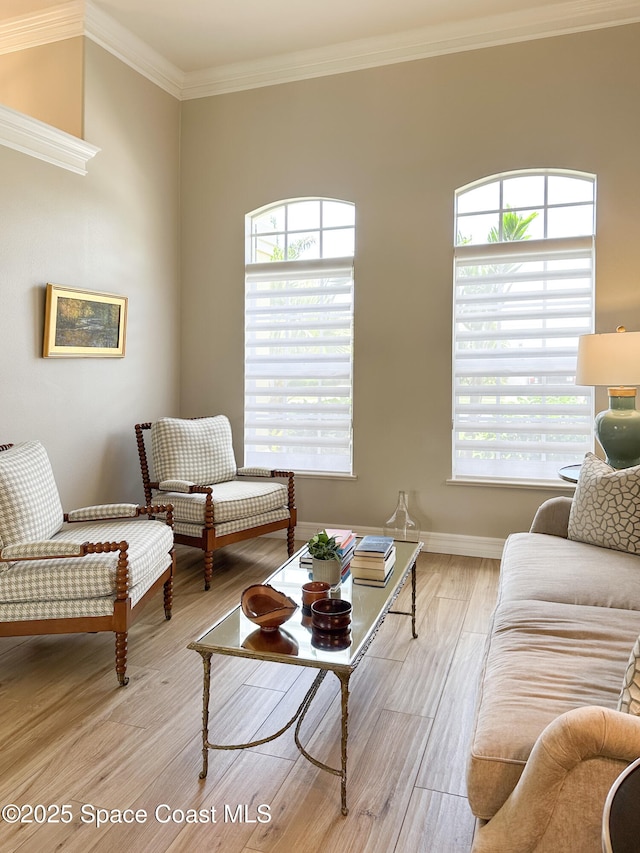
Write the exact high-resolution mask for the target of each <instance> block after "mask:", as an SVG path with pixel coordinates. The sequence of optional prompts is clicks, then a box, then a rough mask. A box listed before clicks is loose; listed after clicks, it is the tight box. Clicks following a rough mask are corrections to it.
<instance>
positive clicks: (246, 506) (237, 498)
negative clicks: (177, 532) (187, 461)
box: [154, 480, 288, 529]
mask: <svg viewBox="0 0 640 853" xmlns="http://www.w3.org/2000/svg"><path fill="white" fill-rule="evenodd" d="M212 490H213V491H212V497H213V518H214V523H215V524H222V523H224V522H228V521H239V520H241V519H250V518H252V517H253V516H257V515H262V514H264V513H267V512H271V511H272V510H277V509H283V508H284V509H285V510H286V509H287V488H286V486H284V485H283V484H282V483H276V482H273V481H268V482H266V483H265V482H259V483H254V482H251V481H244V480H232V481H230V482H228V483H216V484H215V485H213V486H212ZM154 500H158V501H161V502H163V503H171V504H173V518H174V521H175V522H179V521H184V522H186V523H187V524H201V525H204V510H205V501H206V495H200V494H196V495H185V494H182V493H180V492H154ZM287 512H288V510H287ZM246 526H247V527H251V526H253V525H250V524H249V525H246ZM239 529H242V528H239Z"/></svg>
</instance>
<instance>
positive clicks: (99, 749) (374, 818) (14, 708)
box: [0, 539, 498, 853]
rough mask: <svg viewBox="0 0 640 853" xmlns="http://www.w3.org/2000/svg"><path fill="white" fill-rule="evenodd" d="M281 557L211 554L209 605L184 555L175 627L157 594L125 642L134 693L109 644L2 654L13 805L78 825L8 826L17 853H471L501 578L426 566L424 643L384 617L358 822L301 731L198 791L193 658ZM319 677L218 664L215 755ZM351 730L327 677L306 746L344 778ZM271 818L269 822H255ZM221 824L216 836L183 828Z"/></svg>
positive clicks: (488, 563) (3, 765)
mask: <svg viewBox="0 0 640 853" xmlns="http://www.w3.org/2000/svg"><path fill="white" fill-rule="evenodd" d="M285 556H286V548H285V545H284V542H283V541H282V540H277V539H262V540H257V541H252V542H249V543H243V544H241V545H236V546H231V547H229V548H227V549H225V550H224V551H223V552H220V553H218V554H217V555H216V570H215V574H214V583H213V585H212V588H211V590H210V591H209V592H206V593H205V592H204V591H203V589H202V573H201V554H200V553H199V552H197V551H195V550H193V549H188V548H185V547H182V546H179V547H178V574H177V578H176V584H175V596H174V610H173V613H174V616H173V619H172V620H171V621H170V622H165V620H164V618H163V613H162V602H161V596H158V597H157V599H156V600H154V601H152V602H151V603H150V604H149V606H148V607H147V609H146V610H145V611H144V614H143V615H142V617H141V618H140V620H139V621H138V622H137V623H136V625H135V626H134V628H133V630H132V631H131V632H130V635H129V667H128V674H129V676H130V677H131V681H130V683H129V685H128V686H127V687H126V688H118V686H117V681H116V676H115V672H114V670H113V657H114V655H113V635H109V634H93V635H91V634H90V635H68V636H58V637H53V636H52V637H34V638H26V639H25V638H15V639H11V638H10V639H0V743H2V749H1V750H0V805H4V804H6V803H15V804H17V805H19V806H23V805H26V804H29V805H31V806H35V805H37V804H41V805H45V806H51V805H55V804H58V805H62V804H68V805H69V806H70V808H69V809H68V810H67V811H68V812H70V813H72V814H73V820H71V822H70V823H64V822H59V823H48V824H39V823H37V822H32V823H25V824H22V825H21V824H8V823H6V822H4V821H2V820H0V850H2V851H3V853H9V851H20V853H32V852H33V853H49V851H57V850H64V851H65V853H90V851H112V850H114V849H119V850H121V851H126V853H128V851H144V853H164V852H165V851H170V853H176V851H185V852H186V851H189V853H193V851H196V853H197V851H215V850H220V851H223V852H224V853H252V851H258V853H315V851H322V853H333V851H335V853H338V851H340V853H344V851H354V853H375V851H380V853H391V852H392V851H395V853H419V851H424V853H468V851H469V848H470V844H471V839H472V835H473V830H474V819H473V817H472V815H471V812H470V811H469V808H468V804H467V801H466V799H465V781H464V773H465V762H466V753H467V741H468V736H469V730H470V726H471V720H472V715H473V708H474V702H475V689H476V677H477V672H478V669H479V666H480V659H481V654H482V650H483V645H484V638H485V634H486V631H487V628H488V620H489V615H490V612H491V610H492V608H493V605H494V601H495V594H496V587H497V578H498V563H497V561H495V560H482V559H479V558H471V557H450V556H443V555H434V554H424V553H423V554H421V555H420V558H419V562H418V634H419V637H418V639H417V640H412V639H411V634H410V622H409V620H408V619H407V617H404V616H396V615H389V616H388V617H387V619H386V621H385V623H384V625H383V626H382V629H381V630H380V632H379V634H378V636H377V637H376V639H375V641H374V643H373V644H372V646H371V648H370V649H369V651H368V652H367V654H366V656H365V658H364V660H363V661H362V663H361V664H360V666H359V667H358V669H357V670H356V672H355V674H354V676H353V677H352V679H351V682H350V689H351V695H350V702H349V712H350V713H349V781H348V796H349V806H350V813H349V815H348V816H347V817H346V818H344V817H342V816H341V814H340V782H339V779H338V778H337V777H335V776H332V775H330V774H328V773H326V772H323V771H322V770H319V769H317V768H315V767H314V766H313V765H311V764H309V763H308V762H307V761H306V760H305V759H304V758H303V757H302V756H300V755H299V753H298V751H297V749H296V747H295V744H294V742H293V734H292V732H291V730H289V731H288V732H286V733H285V734H284V735H283V736H282V737H281V738H279V739H278V740H276V741H272V742H271V743H268V744H265V745H264V746H262V747H259V748H254V749H251V750H244V751H234V752H212V753H210V761H209V775H208V778H207V779H206V780H204V781H201V780H199V778H198V773H199V770H200V767H201V713H202V662H201V658H200V656H199V655H198V654H197V653H196V652H193V651H190V650H188V649H187V648H186V647H187V644H188V643H189V642H190V641H191V640H193V639H195V638H196V637H197V636H198V635H199V634H201V633H202V632H203V631H204V630H205V629H206V628H207V627H208V626H209V625H210V624H211V623H212V622H213V621H215V620H216V619H217V618H218V617H219V616H221V615H223V614H224V613H225V612H226V611H227V610H228V609H230V608H231V607H233V606H235V604H236V603H237V602H238V601H239V597H240V592H241V591H242V589H243V588H244V587H245V586H248V585H249V584H250V583H253V582H256V581H261V580H263V579H264V578H265V577H266V576H267V574H269V573H270V572H272V571H273V570H274V569H275V568H277V566H278V565H279V564H280V563H281V562H282V561H283V560H284V558H285ZM408 586H409V585H407V587H408ZM408 593H409V589H408V588H405V589H404V590H403V592H402V594H401V595H402V597H401V599H400V600H399V602H398V605H397V606H398V607H400V608H401V609H405V608H406V607H407V606H408ZM314 675H315V670H310V669H305V668H302V667H292V666H287V665H286V664H261V663H259V662H255V661H243V660H240V659H238V658H221V657H218V658H216V657H215V656H214V658H213V667H212V698H211V711H212V713H211V721H212V726H211V732H210V738H211V740H212V741H213V742H236V743H238V742H246V741H248V740H251V739H254V738H259V737H262V736H264V735H265V734H268V733H270V732H272V731H276V730H277V729H278V728H280V727H281V726H282V725H283V724H284V722H286V720H288V719H289V717H290V716H292V714H293V712H294V711H295V709H296V708H297V707H298V705H299V703H300V701H301V699H302V697H303V695H304V693H305V691H306V689H307V687H308V685H309V684H310V682H311V680H312V679H313V677H314ZM339 732H340V697H339V683H338V680H337V679H336V678H335V677H334V676H333V675H331V674H329V675H328V676H327V677H326V679H325V680H324V682H323V685H322V687H321V689H320V692H319V693H318V695H317V696H316V698H315V700H314V704H313V705H312V707H311V709H310V711H309V714H308V715H307V719H306V720H305V724H304V727H303V731H302V734H301V739H302V742H303V743H305V742H306V743H307V744H308V746H309V749H310V752H311V754H313V755H315V756H317V757H318V758H320V759H321V760H324V761H327V762H328V763H329V764H332V765H333V766H338V765H339V740H340V736H339ZM83 806H84V809H85V811H84V814H83V812H82V811H81V810H82V809H83ZM158 806H162V808H161V809H160V812H159V815H158V817H156V816H155V814H154V813H155V810H156V807H158ZM225 806H226V813H225ZM239 806H240V807H241V808H240V809H238V807H239ZM245 806H246V809H245V808H244V807H245ZM259 806H264V807H266V808H264V809H262V811H263V812H264V813H265V815H267V816H269V817H270V820H269V822H256V820H257V818H258V816H259V813H260V810H259ZM98 808H100V809H105V810H118V812H123V811H124V810H125V809H135V810H144V811H145V812H146V813H147V818H146V821H145V822H142V820H143V814H141V813H139V815H138V821H139V822H136V823H132V824H119V823H116V822H114V821H115V820H116V819H117V818H118V812H114V813H113V814H112V815H111V817H110V820H109V822H108V823H106V824H105V825H104V826H102V827H99V828H98V827H97V826H96V825H95V823H94V822H93V820H92V819H93V816H94V815H95V814H96V811H95V810H97V809H98ZM212 808H215V823H212V822H208V823H202V822H199V823H190V822H188V821H187V820H186V818H187V817H191V816H193V812H189V810H201V811H202V812H203V813H205V814H206V815H207V816H209V817H210V816H211V809H212ZM183 813H185V820H181V818H182V815H183ZM34 816H35V817H36V818H38V817H41V815H40V814H39V813H38V812H36V813H35V815H34ZM49 817H54V814H53V810H50V811H49ZM105 817H106V815H105ZM64 819H65V820H66V817H65V818H64ZM202 819H203V818H202V817H200V818H199V820H202ZM263 819H264V818H263Z"/></svg>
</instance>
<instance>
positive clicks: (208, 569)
mask: <svg viewBox="0 0 640 853" xmlns="http://www.w3.org/2000/svg"><path fill="white" fill-rule="evenodd" d="M212 578H213V551H205V552H204V588H205V589H209V588H210V587H211V579H212Z"/></svg>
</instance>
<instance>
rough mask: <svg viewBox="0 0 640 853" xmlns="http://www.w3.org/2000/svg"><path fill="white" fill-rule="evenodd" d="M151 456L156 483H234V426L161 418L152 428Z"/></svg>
mask: <svg viewBox="0 0 640 853" xmlns="http://www.w3.org/2000/svg"><path fill="white" fill-rule="evenodd" d="M151 455H152V459H153V470H154V476H155V479H156V480H159V481H161V480H187V481H189V482H191V483H196V484H197V485H201V486H210V485H212V484H213V483H223V482H226V481H227V480H233V478H234V477H235V476H236V471H237V466H236V460H235V456H234V455H233V445H232V440H231V424H230V423H229V419H228V418H227V417H225V416H224V415H216V417H214V418H195V419H187V420H183V419H181V418H160V419H159V420H157V421H155V423H154V424H153V425H152V427H151Z"/></svg>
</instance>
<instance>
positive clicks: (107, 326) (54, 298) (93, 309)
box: [42, 284, 127, 358]
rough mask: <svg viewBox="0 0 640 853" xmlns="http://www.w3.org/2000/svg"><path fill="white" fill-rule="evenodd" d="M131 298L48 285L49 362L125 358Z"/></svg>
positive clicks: (45, 352) (46, 354)
mask: <svg viewBox="0 0 640 853" xmlns="http://www.w3.org/2000/svg"><path fill="white" fill-rule="evenodd" d="M126 328H127V297H126V296H114V295H113V294H111V293H95V292H93V291H90V290H78V289H76V288H73V287H63V286H62V285H59V284H47V299H46V306H45V320H44V347H43V352H42V354H43V356H44V357H45V358H55V357H73V356H76V357H81V358H86V357H89V358H91V357H93V358H109V357H111V358H122V357H123V356H124V347H125V335H126Z"/></svg>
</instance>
